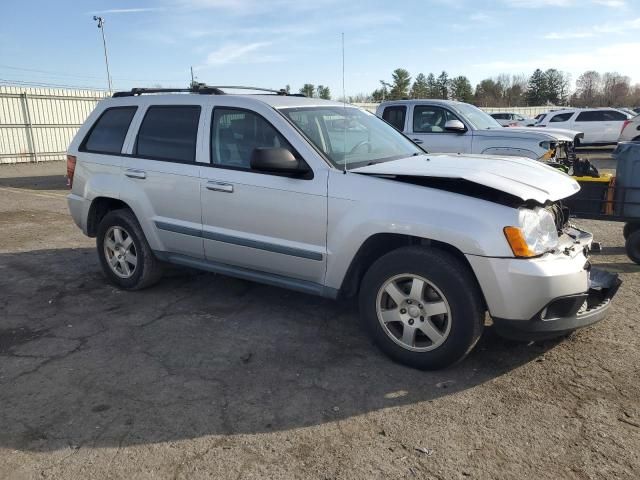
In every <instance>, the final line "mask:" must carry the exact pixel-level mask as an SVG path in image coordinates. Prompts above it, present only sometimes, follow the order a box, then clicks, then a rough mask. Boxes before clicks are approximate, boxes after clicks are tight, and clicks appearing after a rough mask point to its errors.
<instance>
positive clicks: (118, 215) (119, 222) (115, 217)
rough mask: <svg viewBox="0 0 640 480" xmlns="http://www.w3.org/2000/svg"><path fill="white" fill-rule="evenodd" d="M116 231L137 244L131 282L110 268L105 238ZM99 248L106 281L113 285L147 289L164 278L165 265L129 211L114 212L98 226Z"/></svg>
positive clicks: (124, 288)
mask: <svg viewBox="0 0 640 480" xmlns="http://www.w3.org/2000/svg"><path fill="white" fill-rule="evenodd" d="M112 227H117V228H121V229H124V231H125V232H126V233H127V234H128V235H129V236H130V237H131V240H133V246H134V248H135V254H136V258H137V262H136V265H135V267H134V269H133V272H132V275H131V276H130V277H129V278H122V277H120V276H118V275H117V274H116V273H115V272H114V271H113V269H112V267H111V266H110V265H109V259H108V258H107V253H106V251H105V248H104V243H105V237H106V235H107V233H108V232H109V230H110V229H111V228H112ZM96 247H97V250H98V257H99V258H100V264H101V265H102V270H103V271H104V273H105V275H106V277H107V278H108V279H109V281H110V282H111V283H113V284H114V285H116V286H117V287H119V288H121V289H123V290H140V289H143V288H147V287H150V286H151V285H153V284H155V283H157V282H158V281H159V280H160V278H162V265H161V263H160V262H159V261H158V259H157V258H156V257H155V255H154V254H153V251H152V250H151V247H149V243H147V239H146V238H145V236H144V232H143V231H142V228H141V227H140V224H139V223H138V220H137V219H136V216H135V215H134V214H133V212H132V211H131V210H129V209H120V210H112V211H111V212H109V213H107V214H106V215H105V216H104V218H103V219H102V221H101V222H100V225H98V232H97V235H96Z"/></svg>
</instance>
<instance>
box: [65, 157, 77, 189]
mask: <svg viewBox="0 0 640 480" xmlns="http://www.w3.org/2000/svg"><path fill="white" fill-rule="evenodd" d="M74 173H76V157H75V156H73V155H67V187H69V188H71V187H73V174H74Z"/></svg>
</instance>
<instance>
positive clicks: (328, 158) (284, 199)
mask: <svg viewBox="0 0 640 480" xmlns="http://www.w3.org/2000/svg"><path fill="white" fill-rule="evenodd" d="M224 88H227V87H208V86H199V87H198V88H196V89H189V90H170V89H169V90H167V89H134V90H132V91H129V92H118V93H116V94H114V98H108V99H105V100H103V101H101V102H100V103H99V104H98V106H97V107H96V109H95V111H94V112H93V113H92V114H91V115H90V116H89V118H88V119H87V121H86V122H85V124H84V125H83V126H82V127H81V128H80V129H79V131H78V133H77V135H76V137H75V138H74V140H73V141H72V143H71V145H70V146H69V150H68V157H67V177H68V182H69V186H70V187H71V193H70V195H69V196H68V202H69V209H70V211H71V215H72V216H73V219H74V220H75V223H76V224H77V225H78V226H79V227H80V228H81V229H82V231H83V232H84V233H85V234H86V235H88V236H90V237H96V241H97V254H98V257H99V259H100V263H101V264H102V268H103V270H104V273H105V275H106V277H107V279H108V280H109V281H110V282H112V283H114V284H115V285H117V286H118V287H120V288H122V289H125V290H138V289H141V288H144V287H148V286H151V285H152V284H153V283H155V282H158V281H159V280H160V277H161V273H162V265H163V263H174V264H178V265H184V266H188V267H192V268H199V269H202V270H206V271H211V272H217V273H220V274H224V275H231V276H235V277H239V278H243V279H245V280H250V281H256V282H262V283H266V284H271V285H275V286H277V287H281V288H288V289H292V290H298V291H301V292H304V293H306V294H314V295H320V296H324V297H328V298H338V297H357V298H358V300H359V306H360V313H361V316H362V320H363V324H362V327H363V328H364V330H366V331H367V332H369V334H370V335H371V336H372V337H373V339H374V340H375V342H376V343H377V344H378V345H379V346H380V347H381V348H382V349H383V350H384V351H385V352H386V353H387V354H389V355H390V356H391V357H392V358H394V359H396V360H397V361H400V362H402V363H405V364H407V365H411V366H413V367H419V368H439V367H444V366H447V365H449V364H451V363H453V362H456V361H458V360H460V359H461V358H463V357H464V356H465V355H466V354H467V353H468V352H470V351H471V349H472V348H473V347H474V345H475V344H476V343H477V341H478V339H479V337H480V335H481V333H482V329H483V327H484V323H485V314H486V312H489V314H490V315H491V316H492V318H493V321H494V326H495V328H496V330H497V331H499V332H501V333H503V334H504V335H507V336H512V337H522V336H525V337H527V338H540V337H552V336H558V335H562V334H565V333H567V332H570V331H572V330H574V329H576V328H579V327H584V326H587V325H590V324H593V323H594V322H597V321H599V320H601V319H603V318H604V317H605V316H606V314H607V311H608V309H609V306H610V304H611V298H612V297H613V295H614V294H615V293H616V290H617V287H618V285H619V283H620V280H619V279H618V277H617V275H615V274H609V273H607V272H604V271H600V270H598V269H596V268H591V265H590V264H589V261H588V256H589V247H590V245H591V242H592V236H591V234H589V233H587V232H584V231H581V230H578V229H577V228H576V227H574V226H573V225H571V224H569V222H568V215H567V212H566V210H565V209H564V208H563V206H562V200H563V199H564V198H566V197H569V196H571V195H573V194H574V193H575V192H577V191H578V190H579V189H580V187H579V185H578V183H577V182H576V181H575V180H573V179H572V178H571V177H569V176H567V175H565V174H564V173H561V172H559V171H557V170H555V169H553V168H551V167H549V166H547V165H543V164H542V163H540V162H533V161H530V160H527V159H523V158H513V157H512V158H501V157H491V156H479V155H470V156H468V155H455V156H453V155H432V154H426V153H425V152H424V151H423V150H422V149H420V148H419V147H418V146H417V145H415V144H414V143H412V142H411V141H409V140H408V139H407V138H406V137H405V136H403V135H402V134H400V133H399V132H398V131H397V130H395V129H394V128H392V127H391V126H389V125H388V124H387V123H385V122H383V121H382V120H380V119H379V118H376V117H375V116H374V115H372V114H371V113H369V112H365V111H363V110H360V109H358V108H356V107H352V106H348V105H343V104H342V103H338V102H331V101H327V100H320V99H317V98H302V97H297V96H290V95H287V94H286V92H285V91H284V90H283V91H274V92H272V93H271V94H264V92H263V94H260V95H255V94H250V95H233V94H229V93H227V92H225V91H224V90H223V89H224ZM233 88H234V89H238V87H233ZM249 90H255V89H249ZM201 281H202V282H205V283H206V282H207V281H208V280H207V278H206V277H203V278H202V279H201ZM212 288H213V287H212ZM274 295H278V292H277V291H274ZM130 298H131V301H132V302H135V296H133V295H132V296H131V297H130ZM246 301H247V302H251V301H259V300H257V299H256V298H253V297H252V296H251V294H249V295H248V296H247V298H246ZM301 303H305V301H304V300H301ZM212 308H213V307H212ZM307 313H308V312H307ZM304 315H306V313H305V309H304V308H303V309H301V310H300V312H299V316H301V317H302V316H304ZM264 320H265V322H268V321H270V320H275V319H272V318H271V319H270V318H269V311H268V308H265V311H264ZM341 320H342V319H339V318H335V319H332V320H331V321H335V322H339V321H341ZM239 321H240V322H241V319H239ZM238 328H239V329H240V330H241V329H242V327H241V325H240V326H239V327H238ZM276 328H277V327H276ZM319 328H320V329H321V328H322V326H319ZM348 328H349V329H350V332H351V331H353V330H355V327H354V326H349V327H348ZM254 334H256V335H260V332H254ZM229 341H230V342H237V343H238V344H240V343H242V338H241V337H239V338H237V339H232V338H230V339H229ZM230 348H234V347H233V346H232V347H230Z"/></svg>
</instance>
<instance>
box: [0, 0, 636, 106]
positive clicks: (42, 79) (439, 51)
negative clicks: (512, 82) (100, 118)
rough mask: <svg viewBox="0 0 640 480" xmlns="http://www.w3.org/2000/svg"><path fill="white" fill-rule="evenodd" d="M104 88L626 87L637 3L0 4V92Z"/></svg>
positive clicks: (632, 72)
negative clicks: (516, 82) (2, 88)
mask: <svg viewBox="0 0 640 480" xmlns="http://www.w3.org/2000/svg"><path fill="white" fill-rule="evenodd" d="M93 15H100V16H102V17H103V18H104V19H105V25H104V27H105V33H106V38H107V48H108V54H109V64H110V69H111V77H112V80H113V85H114V89H116V90H118V89H128V88H131V87H133V86H153V85H161V86H163V87H169V86H178V87H184V86H187V84H188V82H189V81H190V79H191V77H190V70H189V69H190V67H191V66H192V67H193V69H194V74H195V76H196V79H197V80H198V81H201V82H205V83H207V84H209V85H228V84H231V85H251V86H261V87H265V88H283V87H284V86H285V85H287V84H288V85H290V86H291V88H292V89H293V90H296V91H297V90H298V89H299V88H300V87H301V86H302V85H303V84H304V83H313V84H316V85H318V84H322V85H328V86H329V87H330V89H331V92H332V95H333V96H334V97H339V96H341V95H342V53H341V52H342V50H341V33H343V32H344V36H345V91H346V94H347V95H356V94H358V93H370V92H371V91H372V90H374V89H375V88H378V86H379V81H380V80H386V81H390V79H391V72H392V71H393V70H394V69H396V68H400V67H401V68H406V69H407V70H409V72H410V73H411V75H412V76H413V77H415V76H416V75H417V74H418V73H421V72H422V73H424V74H425V75H426V74H428V73H429V72H434V73H436V75H437V74H439V73H440V72H441V71H442V70H446V71H447V72H448V73H449V75H450V76H457V75H466V76H467V77H468V78H469V79H470V80H471V83H472V84H473V85H475V84H476V83H478V82H479V81H480V80H482V79H483V78H487V77H491V76H496V75H498V74H500V73H512V74H523V73H524V74H526V75H530V74H531V73H532V72H533V70H535V69H536V68H542V69H546V68H552V67H553V68H557V69H559V70H563V71H565V72H568V73H570V74H571V76H572V79H573V81H575V79H576V78H577V77H578V76H579V75H580V74H581V73H582V72H584V71H586V70H591V69H593V70H598V71H600V72H605V71H617V72H619V73H621V74H623V75H628V76H629V77H631V80H632V82H634V83H637V82H638V83H640V62H639V61H638V58H640V0H493V1H483V2H480V1H477V0H406V1H402V0H401V1H396V2H391V1H389V0H370V1H357V0H348V1H347V0H313V1H304V0H158V1H155V2H152V1H147V0H130V1H91V0H86V1H70V0H56V1H44V0H31V1H16V0H6V1H5V2H3V6H2V14H1V15H0V82H2V83H6V82H7V81H19V82H34V83H47V84H55V85H67V86H74V87H94V88H106V86H107V81H106V73H105V64H104V56H103V47H102V38H101V36H100V31H99V29H98V28H97V26H96V23H95V22H94V21H93V19H92V17H93Z"/></svg>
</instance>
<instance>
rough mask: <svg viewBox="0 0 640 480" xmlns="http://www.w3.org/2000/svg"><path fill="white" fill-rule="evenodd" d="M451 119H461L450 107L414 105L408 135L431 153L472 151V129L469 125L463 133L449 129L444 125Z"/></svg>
mask: <svg viewBox="0 0 640 480" xmlns="http://www.w3.org/2000/svg"><path fill="white" fill-rule="evenodd" d="M449 120H460V119H459V118H458V117H457V116H456V115H455V114H454V113H453V112H452V111H451V110H449V109H448V108H444V107H441V106H437V105H414V107H413V116H412V119H411V122H410V125H409V129H410V130H409V133H407V136H408V137H409V138H411V139H412V140H413V141H414V142H416V143H420V144H421V145H420V146H421V147H422V148H424V149H425V150H426V151H427V152H429V153H472V151H471V145H472V140H473V134H472V132H471V130H470V129H469V128H468V126H467V130H466V131H465V132H462V133H461V132H450V131H447V130H446V129H445V128H444V126H445V123H446V122H447V121H449ZM462 123H464V122H462Z"/></svg>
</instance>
